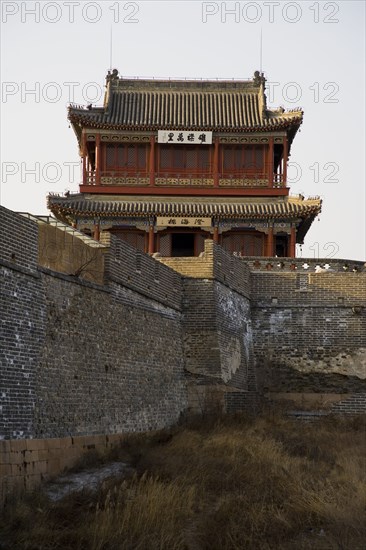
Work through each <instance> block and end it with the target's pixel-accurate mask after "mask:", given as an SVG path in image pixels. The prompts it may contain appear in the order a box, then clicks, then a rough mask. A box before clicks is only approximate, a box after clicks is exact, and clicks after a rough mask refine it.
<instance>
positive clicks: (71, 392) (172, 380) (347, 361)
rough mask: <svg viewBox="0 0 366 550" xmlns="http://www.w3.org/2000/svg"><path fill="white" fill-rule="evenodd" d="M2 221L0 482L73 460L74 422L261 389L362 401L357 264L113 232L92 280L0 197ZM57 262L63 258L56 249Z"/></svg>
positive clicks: (126, 425) (30, 482)
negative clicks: (327, 265)
mask: <svg viewBox="0 0 366 550" xmlns="http://www.w3.org/2000/svg"><path fill="white" fill-rule="evenodd" d="M0 228H1V231H2V232H1V238H0V277H1V288H0V300H1V325H0V337H1V341H0V359H1V378H0V382H1V388H0V407H1V417H0V439H1V438H2V439H4V438H5V439H7V440H8V441H3V442H2V443H1V442H0V443H1V445H0V453H1V461H0V463H1V464H2V466H1V473H2V474H4V473H5V475H6V479H7V487H9V486H10V485H11V484H12V481H11V479H13V481H14V483H13V485H11V486H12V487H13V488H16V487H17V488H23V489H24V488H29V487H32V486H34V484H36V483H38V482H39V481H40V480H41V479H42V477H44V476H45V475H48V474H49V473H52V472H55V473H56V472H59V471H60V468H61V467H62V468H63V467H65V466H68V465H71V464H72V463H73V462H74V459H75V457H76V456H78V453H77V452H76V451H75V448H74V447H72V445H71V447H70V445H69V443H70V441H72V438H74V436H76V435H78V436H81V435H82V434H84V436H85V438H86V439H85V441H84V443H85V445H86V446H87V447H88V446H91V448H92V446H93V445H98V444H99V443H97V441H99V440H98V438H100V437H101V436H100V434H104V437H105V434H110V435H109V437H110V438H113V437H114V434H117V433H119V432H128V431H137V430H148V429H155V428H160V427H163V426H167V425H169V424H172V423H173V422H174V421H175V420H177V419H178V417H179V415H180V414H181V413H182V412H184V411H185V410H186V409H187V407H190V408H192V409H194V410H196V411H199V410H200V409H201V410H202V411H204V410H210V411H214V410H216V409H219V408H221V410H222V409H225V410H227V411H229V412H233V411H236V410H257V409H258V407H259V395H260V392H263V391H265V392H266V394H267V397H268V399H271V396H273V397H274V396H275V395H280V396H282V398H283V396H285V395H287V396H290V395H292V393H297V394H301V395H306V394H308V395H310V394H311V395H315V394H317V393H318V394H319V395H321V396H322V402H325V401H327V403H328V402H329V407H328V409H331V410H332V411H333V412H341V413H345V414H348V413H350V414H355V413H359V412H364V411H365V399H366V397H365V395H366V392H365V379H366V307H365V306H366V284H365V283H366V272H365V269H364V267H363V266H362V265H361V264H359V263H358V264H357V271H355V272H352V271H351V270H348V271H344V270H343V267H344V266H342V265H341V264H340V263H339V262H338V263H339V265H335V264H334V265H333V267H332V269H334V270H333V271H331V272H327V273H319V274H318V273H314V272H313V271H312V272H309V270H308V271H306V270H305V269H304V268H302V267H301V266H300V263H299V261H298V260H294V261H293V262H292V263H293V264H296V267H297V269H296V270H295V269H293V267H291V265H292V264H289V265H287V264H286V265H285V266H281V267H280V268H276V267H275V266H274V265H273V266H272V267H271V269H270V268H268V267H267V264H268V263H274V261H276V259H273V258H272V260H271V262H268V261H267V264H266V265H265V266H264V267H263V266H262V264H261V265H260V266H259V267H258V263H257V262H258V260H257V259H252V260H250V261H249V260H248V261H245V260H244V259H242V258H235V257H233V256H231V255H229V254H228V253H226V252H225V251H223V250H222V249H221V248H220V247H218V246H217V245H215V244H214V243H213V242H212V241H206V244H205V252H204V254H203V255H202V256H201V257H200V258H175V259H159V260H158V259H154V258H151V257H149V256H147V255H145V254H142V253H140V252H138V251H136V250H135V249H134V248H132V247H130V246H129V245H127V244H126V243H123V242H122V241H119V240H118V239H116V238H114V237H112V239H111V242H110V251H109V252H107V253H106V255H105V257H104V258H105V269H104V278H102V277H101V273H100V272H99V274H98V278H97V279H93V280H94V281H96V280H97V281H99V282H100V283H101V284H96V283H95V282H90V281H86V280H82V278H80V277H76V276H73V277H71V276H67V275H65V274H61V273H55V272H53V271H50V270H49V269H45V268H44V267H40V266H38V244H37V243H38V240H37V239H38V236H37V235H38V228H37V224H35V223H34V222H32V221H30V220H28V219H25V218H22V217H20V216H18V215H16V214H14V213H13V212H10V211H9V210H6V209H3V208H0ZM51 233H52V232H47V231H45V232H44V235H43V237H47V235H48V236H50V235H51ZM51 236H52V235H51ZM60 238H61V237H60V236H58V237H57V238H56V240H55V242H56V243H57V242H59V239H60ZM42 242H43V241H42ZM41 257H42V255H41ZM100 259H101V260H102V258H100ZM79 260H80V258H79ZM79 260H77V261H79ZM266 260H267V259H264V261H266ZM286 261H287V260H286ZM65 262H66V263H65ZM43 263H44V262H43ZM164 263H165V264H167V265H164ZM284 263H286V262H284ZM323 263H324V262H323ZM254 264H256V265H254ZM62 265H65V266H66V267H67V269H66V268H65V269H66V272H68V271H67V270H68V265H69V264H67V261H66V260H65V258H64V256H62ZM70 265H71V264H70ZM100 265H102V263H100ZM169 266H170V267H172V268H174V269H175V271H174V270H173V269H171V268H170V267H169ZM49 267H50V266H49ZM51 267H52V266H51ZM254 359H255V361H254ZM257 390H259V392H258V391H257ZM326 394H329V395H332V399H331V400H327V399H325V398H324V395H326ZM347 394H348V397H347V396H346V395H347ZM335 395H336V396H337V397H334V396H335ZM312 399H313V400H314V398H312ZM331 402H332V404H330V403H331ZM35 437H36V438H40V439H42V440H43V441H50V440H49V439H48V438H52V443H50V446H47V445H46V446H42V443H37V444H33V442H32V439H30V438H35ZM17 438H18V439H19V441H18V440H17ZM88 438H91V439H90V440H89V439H88ZM9 440H10V441H9ZM37 441H38V440H37ZM68 442H69V443H68ZM8 443H9V444H10V443H11V448H10V447H9V446H7V444H8ZM17 445H20V447H19V448H18V446H17ZM24 445H25V446H24ZM64 447H65V448H66V447H67V449H68V453H66V454H65V456H64V455H63V450H62V449H63V448H64ZM48 450H50V453H48ZM51 450H52V451H51ZM22 453H23V455H22ZM24 462H25V463H26V464H30V466H29V468H28V466H27V468H28V470H27V471H25V470H24V465H23V466H22V464H23V463H24ZM22 468H23V470H22ZM29 472H32V474H31V475H30V474H29Z"/></svg>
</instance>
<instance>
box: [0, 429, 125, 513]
mask: <svg viewBox="0 0 366 550" xmlns="http://www.w3.org/2000/svg"><path fill="white" fill-rule="evenodd" d="M123 438H124V436H123V435H122V434H110V435H92V436H77V437H63V438H52V439H47V438H44V439H12V440H4V441H0V474H1V475H0V479H1V483H0V503H1V502H3V503H5V502H6V500H7V498H9V497H14V496H15V495H19V494H21V493H23V492H24V491H29V490H32V489H35V488H36V487H37V486H38V485H39V484H40V483H41V482H42V481H44V480H47V479H52V477H55V476H57V475H58V474H59V473H60V472H62V471H63V470H65V469H67V468H71V467H73V466H75V464H76V463H77V462H78V461H81V460H83V457H84V456H85V455H87V454H88V453H90V452H91V451H94V452H96V453H98V455H101V456H102V455H103V454H106V453H108V451H110V450H111V449H112V448H113V447H116V446H118V445H120V444H121V442H122V441H123Z"/></svg>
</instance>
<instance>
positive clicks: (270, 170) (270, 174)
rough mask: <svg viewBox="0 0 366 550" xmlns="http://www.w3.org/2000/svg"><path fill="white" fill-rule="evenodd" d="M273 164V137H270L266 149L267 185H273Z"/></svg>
mask: <svg viewBox="0 0 366 550" xmlns="http://www.w3.org/2000/svg"><path fill="white" fill-rule="evenodd" d="M273 166H274V162H273V137H270V138H269V150H268V187H273Z"/></svg>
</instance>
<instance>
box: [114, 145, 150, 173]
mask: <svg viewBox="0 0 366 550" xmlns="http://www.w3.org/2000/svg"><path fill="white" fill-rule="evenodd" d="M105 159H106V160H105V163H106V169H107V170H116V171H121V172H124V171H127V172H133V171H137V172H138V171H145V170H146V167H147V160H146V159H147V148H146V145H141V144H137V143H121V144H119V143H108V145H107V147H106V153H105Z"/></svg>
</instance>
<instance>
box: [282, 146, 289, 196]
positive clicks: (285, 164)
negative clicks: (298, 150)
mask: <svg viewBox="0 0 366 550" xmlns="http://www.w3.org/2000/svg"><path fill="white" fill-rule="evenodd" d="M287 161H288V140H287V136H286V137H285V138H284V140H283V187H286V184H287Z"/></svg>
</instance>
